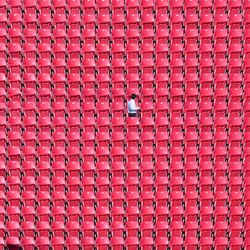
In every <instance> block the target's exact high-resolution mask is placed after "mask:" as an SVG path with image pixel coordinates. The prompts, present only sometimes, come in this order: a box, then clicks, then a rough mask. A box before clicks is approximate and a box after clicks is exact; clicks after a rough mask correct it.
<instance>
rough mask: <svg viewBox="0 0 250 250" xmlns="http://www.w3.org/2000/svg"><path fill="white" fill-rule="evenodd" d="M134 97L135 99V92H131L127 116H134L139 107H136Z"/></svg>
mask: <svg viewBox="0 0 250 250" xmlns="http://www.w3.org/2000/svg"><path fill="white" fill-rule="evenodd" d="M135 99H136V94H132V95H131V99H130V100H129V101H128V116H129V117H136V116H137V110H139V109H140V108H139V107H136V105H135Z"/></svg>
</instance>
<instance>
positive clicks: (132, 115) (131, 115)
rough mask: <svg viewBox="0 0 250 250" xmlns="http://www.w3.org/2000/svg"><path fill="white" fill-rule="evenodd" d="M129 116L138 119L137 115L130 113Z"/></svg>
mask: <svg viewBox="0 0 250 250" xmlns="http://www.w3.org/2000/svg"><path fill="white" fill-rule="evenodd" d="M128 116H129V117H136V113H129V114H128Z"/></svg>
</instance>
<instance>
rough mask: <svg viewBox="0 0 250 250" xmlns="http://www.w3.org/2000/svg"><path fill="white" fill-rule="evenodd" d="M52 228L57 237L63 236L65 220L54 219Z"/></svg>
mask: <svg viewBox="0 0 250 250" xmlns="http://www.w3.org/2000/svg"><path fill="white" fill-rule="evenodd" d="M51 229H52V231H53V235H54V236H55V237H63V235H64V231H65V226H64V222H63V221H53V222H52V223H51Z"/></svg>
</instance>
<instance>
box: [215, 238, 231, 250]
mask: <svg viewBox="0 0 250 250" xmlns="http://www.w3.org/2000/svg"><path fill="white" fill-rule="evenodd" d="M214 246H215V247H216V249H225V248H226V247H227V246H228V239H227V237H216V238H215V242H214Z"/></svg>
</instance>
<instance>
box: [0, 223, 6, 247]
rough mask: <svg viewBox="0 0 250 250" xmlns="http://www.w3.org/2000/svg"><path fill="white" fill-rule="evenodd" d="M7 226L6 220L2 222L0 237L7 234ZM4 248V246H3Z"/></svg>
mask: <svg viewBox="0 0 250 250" xmlns="http://www.w3.org/2000/svg"><path fill="white" fill-rule="evenodd" d="M6 233H7V232H6V226H5V225H4V220H3V221H1V222H0V237H1V238H3V237H4V236H5V235H6ZM2 249H4V248H2Z"/></svg>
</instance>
